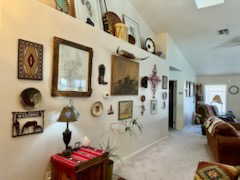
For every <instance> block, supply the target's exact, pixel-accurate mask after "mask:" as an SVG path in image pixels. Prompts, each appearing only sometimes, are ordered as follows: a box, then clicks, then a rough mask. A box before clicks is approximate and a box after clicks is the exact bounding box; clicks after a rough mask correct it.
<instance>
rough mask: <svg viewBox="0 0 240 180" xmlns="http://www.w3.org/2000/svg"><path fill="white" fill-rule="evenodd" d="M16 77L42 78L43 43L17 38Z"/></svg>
mask: <svg viewBox="0 0 240 180" xmlns="http://www.w3.org/2000/svg"><path fill="white" fill-rule="evenodd" d="M18 79H28V80H42V79H43V45H41V44H37V43H34V42H29V41H25V40H22V39H19V40H18Z"/></svg>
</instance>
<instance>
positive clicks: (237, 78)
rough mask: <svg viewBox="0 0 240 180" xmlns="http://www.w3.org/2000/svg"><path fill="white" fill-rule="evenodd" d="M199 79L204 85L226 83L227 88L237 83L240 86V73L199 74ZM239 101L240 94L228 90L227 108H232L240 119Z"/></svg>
mask: <svg viewBox="0 0 240 180" xmlns="http://www.w3.org/2000/svg"><path fill="white" fill-rule="evenodd" d="M197 81H198V83H201V84H203V85H208V84H215V85H216V84H225V85H227V89H229V88H230V87H231V86H232V85H237V86H238V87H239V88H240V75H219V76H198V77H197ZM239 102H240V94H237V95H231V94H230V93H229V92H227V110H232V111H233V112H234V113H235V115H236V116H237V118H238V119H239V120H240V110H239V109H240V108H239Z"/></svg>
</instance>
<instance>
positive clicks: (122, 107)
mask: <svg viewBox="0 0 240 180" xmlns="http://www.w3.org/2000/svg"><path fill="white" fill-rule="evenodd" d="M132 117H133V101H120V102H119V110H118V119H119V120H125V119H130V118H132Z"/></svg>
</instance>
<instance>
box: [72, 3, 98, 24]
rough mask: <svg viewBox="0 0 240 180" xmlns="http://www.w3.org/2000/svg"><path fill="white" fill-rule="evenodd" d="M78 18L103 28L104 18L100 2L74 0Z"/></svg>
mask: <svg viewBox="0 0 240 180" xmlns="http://www.w3.org/2000/svg"><path fill="white" fill-rule="evenodd" d="M74 6H75V12H76V18H78V19H80V20H82V21H84V22H86V23H87V24H90V25H92V26H98V27H99V28H102V18H101V17H102V16H101V9H100V1H99V0H74Z"/></svg>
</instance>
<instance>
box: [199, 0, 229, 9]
mask: <svg viewBox="0 0 240 180" xmlns="http://www.w3.org/2000/svg"><path fill="white" fill-rule="evenodd" d="M195 3H196V5H197V8H198V9H201V8H206V7H210V6H216V5H220V4H223V3H224V0H195Z"/></svg>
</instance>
